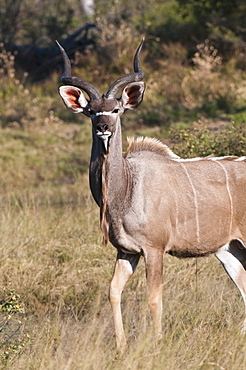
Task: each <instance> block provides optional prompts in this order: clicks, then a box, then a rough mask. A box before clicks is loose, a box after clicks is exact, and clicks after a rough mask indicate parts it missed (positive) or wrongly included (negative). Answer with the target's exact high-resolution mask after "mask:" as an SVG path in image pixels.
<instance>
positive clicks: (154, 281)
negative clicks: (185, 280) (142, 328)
mask: <svg viewBox="0 0 246 370" xmlns="http://www.w3.org/2000/svg"><path fill="white" fill-rule="evenodd" d="M144 258H145V265H146V277H147V287H148V302H149V308H150V313H151V317H152V320H153V325H154V332H155V336H156V339H157V340H159V339H161V337H162V323H161V319H162V287H163V252H162V251H158V250H151V251H150V252H148V253H146V254H145V255H144Z"/></svg>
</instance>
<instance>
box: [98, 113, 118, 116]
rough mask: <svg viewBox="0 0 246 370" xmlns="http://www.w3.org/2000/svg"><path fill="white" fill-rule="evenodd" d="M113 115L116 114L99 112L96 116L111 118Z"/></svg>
mask: <svg viewBox="0 0 246 370" xmlns="http://www.w3.org/2000/svg"><path fill="white" fill-rule="evenodd" d="M111 114H115V113H112V112H97V113H96V116H111Z"/></svg>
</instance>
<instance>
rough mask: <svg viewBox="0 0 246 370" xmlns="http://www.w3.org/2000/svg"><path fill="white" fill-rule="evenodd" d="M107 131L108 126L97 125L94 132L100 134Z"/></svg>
mask: <svg viewBox="0 0 246 370" xmlns="http://www.w3.org/2000/svg"><path fill="white" fill-rule="evenodd" d="M107 129H108V125H107V124H106V123H102V124H98V125H97V126H96V130H97V131H99V132H102V133H104V132H105V131H107Z"/></svg>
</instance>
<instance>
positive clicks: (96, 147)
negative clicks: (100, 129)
mask: <svg viewBox="0 0 246 370" xmlns="http://www.w3.org/2000/svg"><path fill="white" fill-rule="evenodd" d="M90 186H91V192H92V195H93V197H94V199H95V201H96V203H97V204H98V205H99V206H101V205H102V201H103V202H104V204H105V203H106V204H107V206H108V207H110V208H111V206H113V207H114V209H118V208H119V206H120V204H121V203H122V201H123V200H124V199H125V196H126V193H127V188H128V171H127V168H126V163H125V160H124V158H123V157H122V136H121V124H120V117H118V119H117V123H116V129H115V132H114V134H113V135H112V137H111V138H110V144H109V151H108V153H107V154H105V151H104V148H103V143H102V141H101V140H100V139H99V138H98V137H96V134H95V133H94V131H93V144H92V152H91V163H90Z"/></svg>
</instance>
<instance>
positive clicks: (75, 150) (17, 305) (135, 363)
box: [0, 123, 246, 370]
mask: <svg viewBox="0 0 246 370" xmlns="http://www.w3.org/2000/svg"><path fill="white" fill-rule="evenodd" d="M74 132H76V134H74ZM89 133H90V129H89V125H88V126H80V127H78V126H75V125H69V126H65V125H64V124H62V123H60V124H54V125H53V126H50V127H49V126H42V127H40V128H37V127H35V130H32V129H30V130H26V131H22V130H16V129H15V130H11V129H5V130H2V131H1V148H2V160H1V162H0V163H1V171H2V173H3V174H4V175H3V177H2V184H1V220H0V230H1V244H0V301H1V304H2V306H0V307H1V311H0V326H1V328H2V331H1V332H0V344H1V348H0V356H1V360H2V365H1V368H2V369H13V368H14V369H25V370H26V369H45V370H46V369H52V370H53V369H64V370H65V369H69V370H75V369H76V370H77V369H174V370H178V369H184V368H185V369H232V368H233V369H242V368H243V367H245V366H246V344H245V337H244V336H242V335H241V334H240V328H241V323H242V319H243V303H242V300H241V298H240V296H239V294H238V292H237V290H236V288H235V287H234V285H233V283H232V282H231V281H230V280H229V278H228V277H227V275H226V274H225V272H224V270H223V269H222V268H221V266H220V264H219V262H218V261H217V260H216V259H215V258H214V257H208V258H203V259H198V260H197V261H196V260H193V259H187V260H178V259H176V258H173V257H169V256H166V257H165V263H164V266H165V268H164V276H165V280H164V281H165V283H164V292H163V300H164V315H163V326H164V336H163V339H162V341H161V342H160V343H159V344H158V345H155V343H154V342H153V338H152V335H151V322H150V317H149V311H148V308H147V303H146V282H145V273H144V266H143V261H141V263H140V266H139V267H138V269H137V271H136V274H135V276H134V277H133V279H132V280H131V281H130V283H129V284H128V286H127V288H126V290H125V292H124V294H123V303H122V307H123V315H124V322H125V326H126V332H127V338H128V343H129V350H128V352H127V353H126V354H125V355H124V356H123V357H116V356H115V339H114V329H113V322H112V314H111V310H110V306H109V303H108V299H107V295H108V285H109V281H110V278H111V275H112V271H113V265H114V260H115V256H116V252H115V250H114V249H113V248H112V246H107V247H103V246H102V245H101V234H100V231H99V212H98V209H97V207H96V205H95V204H94V202H93V200H92V198H91V195H90V191H89V187H88V174H87V170H83V169H80V171H73V170H72V169H73V168H74V169H75V168H76V166H77V162H73V160H72V159H71V158H78V157H79V156H80V159H81V160H82V161H84V162H85V168H86V166H87V165H88V163H86V161H88V157H89V147H90V142H89V139H88V136H89ZM13 151H14V152H13ZM61 153H63V154H61ZM64 156H65V158H66V161H65V163H66V166H65V165H64V161H63V159H64ZM69 158H70V161H69ZM24 159H25V160H24ZM38 159H39V161H38ZM33 163H35V165H34V164H33ZM61 164H63V165H61ZM83 168H84V167H83ZM69 169H70V170H69ZM40 174H42V176H41V175H40ZM7 303H8V305H7ZM7 308H8V310H7Z"/></svg>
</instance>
